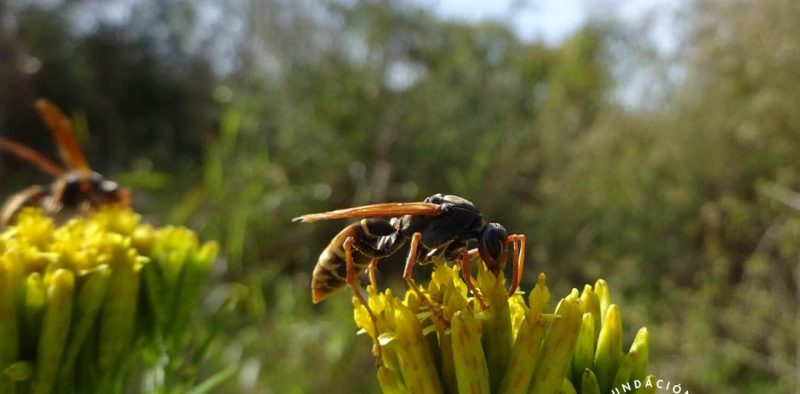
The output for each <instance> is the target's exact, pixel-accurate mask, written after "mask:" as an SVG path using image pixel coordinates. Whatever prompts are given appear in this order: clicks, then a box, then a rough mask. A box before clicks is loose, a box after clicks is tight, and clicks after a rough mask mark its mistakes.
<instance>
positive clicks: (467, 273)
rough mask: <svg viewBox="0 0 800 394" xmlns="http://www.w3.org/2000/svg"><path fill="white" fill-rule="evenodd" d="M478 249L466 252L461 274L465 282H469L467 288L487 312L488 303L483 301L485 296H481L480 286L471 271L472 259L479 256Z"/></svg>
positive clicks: (463, 256)
mask: <svg viewBox="0 0 800 394" xmlns="http://www.w3.org/2000/svg"><path fill="white" fill-rule="evenodd" d="M479 254H480V253H478V249H472V250H470V251H467V250H466V249H465V250H464V252H463V254H462V256H461V259H460V265H461V272H462V273H463V274H464V281H466V282H467V287H469V289H470V291H472V294H473V295H474V296H475V299H476V300H478V304H480V306H481V309H482V310H486V309H487V306H486V301H484V299H483V294H481V291H480V289H478V284H477V283H476V282H475V278H473V277H472V270H471V269H470V265H469V263H470V261H472V258H473V257H475V256H477V255H479Z"/></svg>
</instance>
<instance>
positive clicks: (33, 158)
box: [0, 137, 64, 177]
mask: <svg viewBox="0 0 800 394" xmlns="http://www.w3.org/2000/svg"><path fill="white" fill-rule="evenodd" d="M0 150H2V151H6V152H9V153H11V154H13V155H14V156H17V157H18V158H20V159H22V160H25V161H27V162H29V163H31V164H33V165H34V166H36V167H37V168H39V169H40V170H42V171H44V172H46V173H48V174H50V175H52V176H55V177H59V176H61V175H64V169H63V168H61V167H59V166H58V164H56V163H53V162H52V161H50V159H48V158H46V157H44V156H43V155H42V154H41V153H39V152H37V151H35V150H33V149H31V148H28V147H27V146H25V145H22V144H20V143H19V142H15V141H12V140H10V139H8V138H4V137H0Z"/></svg>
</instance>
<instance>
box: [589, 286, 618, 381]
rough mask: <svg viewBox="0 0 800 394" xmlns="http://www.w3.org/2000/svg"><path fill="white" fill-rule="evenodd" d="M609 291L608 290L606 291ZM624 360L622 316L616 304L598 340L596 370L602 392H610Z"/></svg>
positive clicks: (610, 309)
mask: <svg viewBox="0 0 800 394" xmlns="http://www.w3.org/2000/svg"><path fill="white" fill-rule="evenodd" d="M606 292H607V291H606ZM621 362H622V316H621V315H620V311H619V308H618V307H617V306H616V305H610V306H609V307H608V310H607V312H606V317H605V319H604V320H603V328H602V329H601V330H600V337H599V338H598V340H597V353H596V354H595V358H594V371H595V375H596V376H597V383H598V384H599V386H600V391H601V392H604V393H605V392H608V391H609V390H610V389H611V385H612V384H613V382H614V376H615V375H616V371H617V368H618V367H619V365H620V363H621Z"/></svg>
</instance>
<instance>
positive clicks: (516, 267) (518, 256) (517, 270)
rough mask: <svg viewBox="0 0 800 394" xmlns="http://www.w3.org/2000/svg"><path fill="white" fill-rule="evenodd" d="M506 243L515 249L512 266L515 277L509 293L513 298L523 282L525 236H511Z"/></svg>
mask: <svg viewBox="0 0 800 394" xmlns="http://www.w3.org/2000/svg"><path fill="white" fill-rule="evenodd" d="M506 243H510V244H512V246H513V248H514V261H513V262H512V266H511V267H512V270H513V277H512V280H511V289H510V290H509V291H508V296H509V297H511V296H513V295H514V293H516V292H517V288H518V287H519V282H520V281H522V269H523V267H524V266H525V235H524V234H514V235H509V236H508V238H506Z"/></svg>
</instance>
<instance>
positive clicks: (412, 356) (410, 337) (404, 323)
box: [394, 300, 443, 394]
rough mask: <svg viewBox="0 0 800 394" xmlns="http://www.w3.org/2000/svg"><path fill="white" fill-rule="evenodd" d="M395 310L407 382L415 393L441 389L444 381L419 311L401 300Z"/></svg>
mask: <svg viewBox="0 0 800 394" xmlns="http://www.w3.org/2000/svg"><path fill="white" fill-rule="evenodd" d="M394 311H395V316H394V318H395V321H396V324H397V327H396V329H397V338H396V339H395V342H396V343H395V344H394V346H395V349H396V351H397V359H398V361H399V364H400V370H401V371H402V373H403V380H404V381H405V383H406V386H407V387H408V389H409V390H410V391H411V392H412V393H420V394H428V393H431V394H435V393H442V392H443V390H442V383H441V382H440V381H439V376H438V375H437V372H436V365H435V364H434V362H433V356H432V355H431V353H430V351H428V348H427V345H426V344H425V339H424V338H423V337H422V328H421V327H420V324H419V321H418V320H417V316H416V314H415V313H414V312H412V311H411V310H410V309H409V308H408V307H406V306H405V305H403V304H402V303H401V302H400V301H399V300H397V301H396V302H395V306H394Z"/></svg>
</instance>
